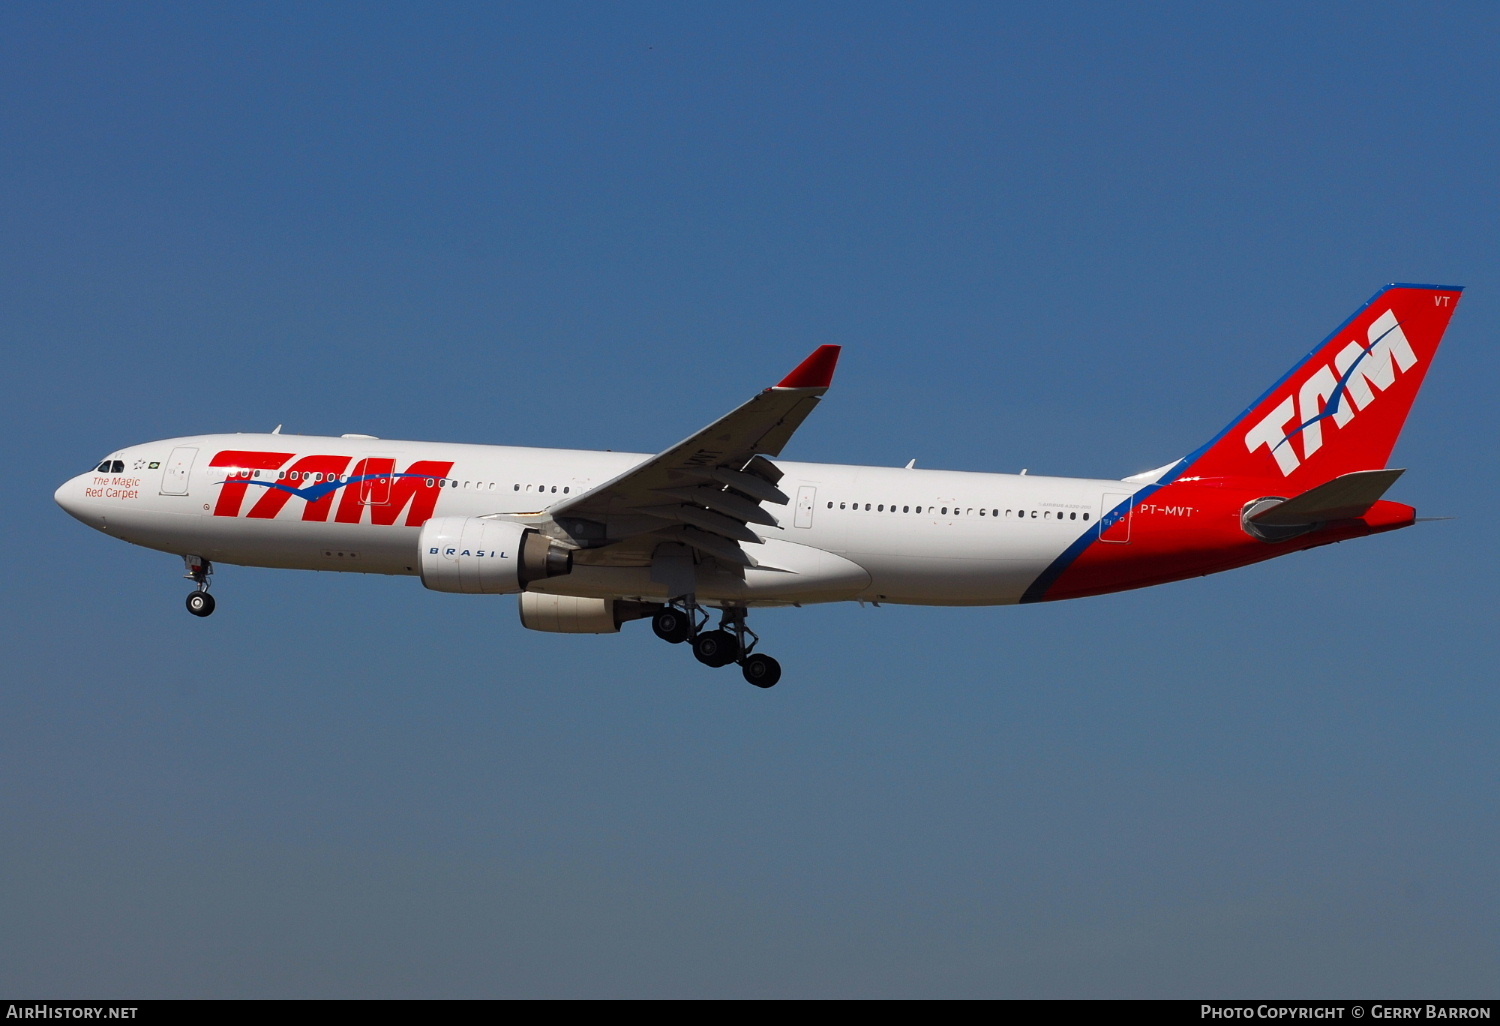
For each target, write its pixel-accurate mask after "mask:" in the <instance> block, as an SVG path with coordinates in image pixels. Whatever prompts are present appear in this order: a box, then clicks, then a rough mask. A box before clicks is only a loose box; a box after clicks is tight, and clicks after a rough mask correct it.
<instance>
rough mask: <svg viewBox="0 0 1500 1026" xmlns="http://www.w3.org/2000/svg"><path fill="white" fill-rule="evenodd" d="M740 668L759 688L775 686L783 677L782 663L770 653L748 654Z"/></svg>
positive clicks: (747, 678)
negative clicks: (769, 654)
mask: <svg viewBox="0 0 1500 1026" xmlns="http://www.w3.org/2000/svg"><path fill="white" fill-rule="evenodd" d="M740 670H741V671H742V672H743V673H744V674H745V679H746V680H748V681H749V682H750V683H751V684H754V685H755V686H756V687H758V688H773V687H775V686H776V682H777V681H778V680H780V679H781V664H780V663H778V662H777V661H776V660H774V659H772V658H771V657H770V656H768V655H752V656H746V657H745V661H744V662H743V663H741V664H740Z"/></svg>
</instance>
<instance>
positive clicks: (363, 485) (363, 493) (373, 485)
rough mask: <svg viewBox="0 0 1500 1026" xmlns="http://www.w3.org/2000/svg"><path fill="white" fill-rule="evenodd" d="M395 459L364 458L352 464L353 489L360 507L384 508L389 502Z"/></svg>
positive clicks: (382, 457) (384, 457)
mask: <svg viewBox="0 0 1500 1026" xmlns="http://www.w3.org/2000/svg"><path fill="white" fill-rule="evenodd" d="M395 472H396V457H394V456H366V457H364V458H362V459H360V460H358V461H357V462H356V463H355V464H354V477H355V478H357V479H358V480H356V481H355V484H354V488H355V492H356V494H357V495H358V496H359V504H360V505H361V506H384V505H385V504H386V503H388V502H390V501H391V476H392V475H393V474H395Z"/></svg>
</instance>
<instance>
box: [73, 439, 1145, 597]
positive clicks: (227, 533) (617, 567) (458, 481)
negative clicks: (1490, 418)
mask: <svg viewBox="0 0 1500 1026" xmlns="http://www.w3.org/2000/svg"><path fill="white" fill-rule="evenodd" d="M232 452H244V453H273V454H282V455H285V454H290V456H291V458H290V459H288V460H285V461H283V462H282V464H281V465H282V466H283V467H295V466H297V465H299V461H302V460H305V459H311V458H312V457H318V458H319V459H322V460H323V462H322V463H318V462H316V461H315V460H314V461H312V462H308V463H305V464H304V465H306V466H324V467H331V468H333V469H331V470H329V471H326V472H324V471H318V472H317V473H318V474H319V477H318V479H317V480H318V481H319V482H320V483H321V482H326V488H325V491H326V492H328V494H329V497H328V498H326V499H324V500H323V501H322V502H321V503H318V502H309V501H306V500H305V499H303V498H300V497H291V498H288V499H286V501H284V502H281V503H280V504H279V505H277V504H276V503H268V504H267V505H266V506H262V507H260V511H259V514H257V513H256V508H257V504H258V503H260V502H261V501H262V500H263V499H264V497H265V496H266V495H267V494H269V492H270V489H269V488H268V487H267V486H268V485H269V484H270V483H271V482H272V481H277V480H285V476H286V475H287V474H288V473H289V472H288V471H286V470H285V469H283V470H275V469H264V470H258V471H256V470H244V471H240V473H242V474H243V475H244V476H245V478H247V479H248V483H242V484H240V485H238V486H237V487H238V488H239V491H240V493H242V496H243V497H242V499H241V500H240V501H239V502H238V503H237V504H231V505H232V506H233V505H237V508H234V509H233V510H232V511H226V509H225V504H224V503H223V502H221V495H222V494H223V493H224V491H225V489H226V481H227V480H228V479H229V478H230V475H231V473H232V472H235V471H236V469H237V468H236V467H235V463H236V460H235V459H234V458H233V457H226V458H222V459H219V460H218V462H219V464H220V465H210V464H211V463H212V462H213V461H214V460H215V459H216V457H224V454H225V453H232ZM346 457H347V459H345V458H346ZM376 458H391V459H394V461H395V465H396V467H397V469H398V470H405V469H408V468H411V467H413V466H428V467H431V466H441V467H451V469H448V470H446V471H443V472H442V474H441V476H440V477H437V476H434V477H432V478H430V479H428V480H423V481H421V483H420V487H421V488H422V489H424V490H425V494H424V493H423V492H416V493H413V494H414V496H415V498H416V499H418V500H421V501H419V502H411V503H409V504H408V505H407V506H406V507H404V508H402V509H400V510H397V511H396V512H397V513H399V516H395V517H394V518H393V517H392V515H391V513H390V512H389V511H388V512H387V513H386V514H385V515H383V516H382V515H380V514H379V513H377V512H376V511H375V510H374V509H372V508H367V507H371V506H373V505H376V504H378V502H379V501H380V500H381V498H382V497H381V496H363V497H362V498H361V497H357V496H355V495H352V494H351V495H346V494H343V493H344V492H346V491H348V490H349V489H352V488H355V487H358V486H357V485H353V484H349V485H345V484H344V483H342V480H341V479H347V478H348V477H349V476H350V474H351V472H353V473H355V474H357V470H355V469H354V468H357V467H358V466H360V465H361V463H360V461H362V460H366V459H376ZM650 458H651V457H650V456H649V454H645V453H621V452H594V451H585V450H572V449H536V448H520V447H512V446H494V445H462V444H450V443H437V442H411V441H392V440H386V439H375V438H368V437H342V438H331V437H318V436H297V435H283V434H268V435H248V434H229V435H199V436H194V437H188V438H174V439H167V440H164V441H159V442H151V443H147V444H144V445H137V446H131V447H129V448H126V449H122V450H119V451H117V452H115V453H112V454H111V456H110V461H119V463H118V464H117V465H123V468H124V469H123V470H122V471H119V472H102V471H97V470H96V471H90V472H88V473H85V474H81V475H79V476H78V477H75V478H73V479H72V480H71V481H69V482H67V483H66V484H64V485H63V486H62V487H61V488H59V489H58V491H57V501H58V503H59V504H60V505H62V506H63V508H64V509H66V510H67V511H68V512H69V513H70V514H72V515H73V516H75V517H77V518H78V519H79V520H81V521H83V522H84V523H86V524H88V525H89V526H91V527H94V528H96V529H98V530H101V531H104V532H106V533H108V534H111V535H114V536H116V537H119V538H121V539H123V540H125V541H129V542H132V543H135V544H137V545H143V546H146V547H148V548H153V549H160V550H162V551H165V552H173V553H177V554H182V555H187V554H192V555H196V556H201V557H203V558H205V559H209V560H213V561H214V562H220V563H230V564H242V565H248V566H265V567H286V568H295V569H304V570H339V571H355V572H363V573H378V574H411V575H415V574H417V573H418V571H419V559H418V545H417V538H418V534H419V532H420V528H421V524H422V522H423V521H425V520H426V519H427V518H428V517H436V516H473V517H477V516H485V515H490V514H503V515H511V516H528V515H539V514H544V513H545V511H546V510H547V509H548V507H549V506H552V505H555V504H556V503H558V502H560V501H562V500H564V499H565V498H568V497H571V496H575V495H577V494H579V493H580V492H583V491H587V490H588V489H590V488H592V487H594V486H596V485H598V484H600V483H601V482H603V481H606V480H608V479H610V478H612V477H615V476H616V475H619V474H621V473H623V472H624V471H626V470H629V469H630V468H631V467H633V466H636V465H637V464H640V463H642V462H643V461H645V460H648V459H650ZM330 460H331V461H332V462H329V461H330ZM106 462H109V461H106ZM239 462H247V463H248V462H253V460H245V461H239ZM776 465H777V467H778V468H779V469H780V470H782V471H783V472H784V474H785V476H784V477H783V478H782V479H781V481H780V483H779V487H780V488H781V489H782V491H784V492H785V493H786V495H787V496H788V497H790V498H791V500H792V501H791V503H790V504H788V505H787V506H770V507H767V508H768V509H769V510H770V512H771V513H772V514H773V515H774V516H775V518H776V520H777V525H776V526H774V527H766V526H759V525H751V527H752V529H753V530H754V531H755V532H756V533H757V534H758V535H759V536H760V537H761V538H762V539H764V544H760V545H750V546H748V547H747V551H749V552H750V553H751V554H752V555H753V557H754V558H755V560H756V561H757V562H758V563H759V564H760V565H759V566H758V567H756V568H753V569H750V570H747V571H745V572H744V574H743V577H741V576H740V575H739V574H738V573H729V572H720V573H718V574H717V575H715V574H709V575H708V577H707V578H706V579H704V580H700V583H699V596H700V598H701V599H702V600H704V601H707V602H710V603H722V602H734V603H736V604H744V605H771V604H786V603H800V602H822V601H840V600H849V599H859V600H865V601H877V602H897V603H919V604H933V605H995V604H1007V603H1014V602H1017V601H1019V600H1020V599H1021V596H1022V594H1023V593H1024V592H1025V591H1026V589H1027V587H1028V586H1029V585H1031V584H1032V582H1033V581H1035V580H1036V579H1037V577H1038V575H1039V574H1041V573H1042V572H1043V571H1044V570H1045V569H1046V568H1047V567H1048V566H1049V565H1050V564H1051V563H1052V562H1053V561H1054V560H1055V559H1057V557H1058V556H1059V555H1060V554H1061V553H1063V552H1064V551H1065V550H1066V549H1067V548H1068V547H1069V546H1070V545H1072V544H1073V543H1074V542H1075V541H1077V540H1079V539H1080V538H1082V537H1083V536H1084V535H1085V534H1087V533H1088V532H1091V531H1095V532H1096V531H1097V529H1098V527H1099V524H1100V519H1101V517H1102V516H1104V514H1106V513H1107V512H1108V511H1109V510H1110V509H1111V508H1113V507H1114V506H1116V505H1117V504H1118V503H1119V502H1121V501H1122V500H1123V499H1124V498H1125V497H1126V496H1127V495H1128V494H1129V493H1130V492H1131V491H1132V490H1133V486H1132V485H1130V484H1127V483H1124V482H1120V481H1107V480H1088V479H1078V478H1058V477H1040V476H1026V475H1014V474H981V473H965V472H957V471H934V470H916V469H910V470H908V469H903V468H888V467H860V466H843V465H837V464H819V463H794V462H789V461H783V460H778V461H777V464H776ZM278 475H281V476H280V477H278ZM407 476H409V477H415V475H407ZM305 480H310V478H309V479H301V480H299V482H298V484H299V486H304V487H305V486H306V485H305V484H303V481H305ZM230 487H236V486H234V485H230ZM411 498H413V495H408V496H407V499H408V500H410V499H411ZM422 502H425V503H426V504H427V506H430V511H427V509H426V507H423V506H422ZM272 507H275V508H272ZM414 512H416V513H418V514H421V519H418V520H416V521H415V522H412V519H413V514H414ZM382 519H383V520H386V521H387V523H384V524H382V523H379V522H376V521H379V520H382ZM392 521H393V522H392ZM648 562H649V561H647V560H642V559H640V558H639V557H634V558H633V557H631V556H630V555H629V554H628V550H627V552H626V553H625V554H621V553H618V552H613V551H612V550H611V549H609V548H604V549H599V550H597V551H590V550H584V551H583V552H580V553H579V554H578V559H577V561H576V562H575V566H574V570H573V572H572V573H571V574H568V575H566V576H563V577H558V578H552V579H549V580H545V581H540V582H537V583H535V584H533V585H532V586H531V590H534V591H545V592H554V593H558V594H568V595H578V596H585V597H598V598H609V597H614V598H637V599H644V600H651V599H657V600H660V599H661V598H662V597H663V595H664V593H663V590H662V587H661V586H660V585H658V584H655V583H653V582H652V580H651V576H650V568H649V565H648Z"/></svg>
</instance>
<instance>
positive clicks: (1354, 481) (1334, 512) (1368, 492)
mask: <svg viewBox="0 0 1500 1026" xmlns="http://www.w3.org/2000/svg"><path fill="white" fill-rule="evenodd" d="M1404 473H1406V471H1405V470H1399V469H1397V470H1356V471H1354V472H1353V473H1351V474H1342V475H1340V476H1338V477H1336V478H1334V479H1333V480H1332V481H1328V482H1326V483H1324V484H1320V485H1318V487H1316V488H1313V489H1311V490H1310V491H1306V492H1303V493H1302V494H1301V495H1299V496H1297V497H1296V498H1294V499H1288V500H1287V501H1286V502H1278V503H1277V504H1276V505H1274V506H1271V507H1270V508H1269V509H1265V510H1262V511H1261V512H1259V513H1255V514H1253V515H1252V516H1251V517H1250V522H1251V523H1253V524H1255V525H1256V526H1258V527H1300V526H1303V525H1305V524H1321V523H1326V522H1327V521H1330V520H1349V519H1352V518H1354V517H1362V516H1364V515H1365V514H1366V513H1368V512H1369V511H1370V507H1371V506H1373V505H1375V503H1377V502H1379V501H1380V497H1381V496H1382V495H1384V494H1385V493H1386V490H1387V489H1389V488H1390V487H1391V485H1393V484H1395V483H1396V478H1398V477H1400V476H1401V475H1402V474H1404Z"/></svg>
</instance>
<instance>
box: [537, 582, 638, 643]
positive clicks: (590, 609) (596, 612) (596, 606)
mask: <svg viewBox="0 0 1500 1026" xmlns="http://www.w3.org/2000/svg"><path fill="white" fill-rule="evenodd" d="M622 604H623V603H616V602H615V601H614V600H612V599H597V598H575V597H574V596H572V595H547V594H544V593H542V592H538V591H523V592H522V593H521V602H520V605H521V626H523V627H528V628H530V629H531V630H534V631H547V632H549V633H551V634H616V633H618V632H619V630H620V620H621V619H622V617H620V616H618V615H617V613H616V609H615V607H616V605H622ZM622 612H623V610H622ZM623 619H632V617H629V616H627V617H624V618H623Z"/></svg>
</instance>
